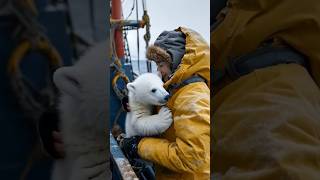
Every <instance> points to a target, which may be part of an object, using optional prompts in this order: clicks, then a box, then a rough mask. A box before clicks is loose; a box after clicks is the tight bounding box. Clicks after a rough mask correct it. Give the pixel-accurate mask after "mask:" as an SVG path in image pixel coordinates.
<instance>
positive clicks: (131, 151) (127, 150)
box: [120, 136, 142, 159]
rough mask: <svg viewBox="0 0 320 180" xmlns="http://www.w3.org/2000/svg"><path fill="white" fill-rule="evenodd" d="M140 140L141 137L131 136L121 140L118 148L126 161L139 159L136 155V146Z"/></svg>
mask: <svg viewBox="0 0 320 180" xmlns="http://www.w3.org/2000/svg"><path fill="white" fill-rule="evenodd" d="M141 139H142V137H140V136H133V137H130V138H124V139H122V140H121V142H120V147H121V149H122V151H123V153H124V155H125V156H126V157H127V158H128V159H135V158H140V157H139V155H138V144H139V142H140V140H141Z"/></svg>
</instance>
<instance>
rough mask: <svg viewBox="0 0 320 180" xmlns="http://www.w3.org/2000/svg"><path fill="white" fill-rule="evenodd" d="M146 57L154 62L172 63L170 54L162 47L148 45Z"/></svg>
mask: <svg viewBox="0 0 320 180" xmlns="http://www.w3.org/2000/svg"><path fill="white" fill-rule="evenodd" d="M146 57H147V58H148V59H149V60H152V61H154V62H156V63H159V62H163V61H164V62H168V63H172V61H171V56H170V54H169V53H167V52H166V51H165V50H164V49H162V48H160V47H159V46H154V45H151V46H149V47H148V49H147V53H146Z"/></svg>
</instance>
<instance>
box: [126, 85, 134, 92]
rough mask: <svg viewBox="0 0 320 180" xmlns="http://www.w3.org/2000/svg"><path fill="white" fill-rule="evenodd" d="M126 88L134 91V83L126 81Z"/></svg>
mask: <svg viewBox="0 0 320 180" xmlns="http://www.w3.org/2000/svg"><path fill="white" fill-rule="evenodd" d="M127 89H128V90H129V91H130V92H134V91H135V90H136V87H134V84H133V83H128V84H127Z"/></svg>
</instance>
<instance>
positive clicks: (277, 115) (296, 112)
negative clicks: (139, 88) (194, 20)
mask: <svg viewBox="0 0 320 180" xmlns="http://www.w3.org/2000/svg"><path fill="white" fill-rule="evenodd" d="M216 17H217V19H216V23H215V25H214V26H212V32H211V46H210V47H211V53H212V54H213V55H212V56H211V59H212V62H213V65H214V70H213V71H214V77H215V80H214V81H213V88H214V96H213V104H212V106H213V119H214V123H213V126H212V141H213V142H212V148H211V149H212V152H213V153H212V158H211V160H212V173H213V175H214V179H215V178H216V179H228V180H233V179H234V180H238V179H240V180H241V179H245V180H251V179H254V180H260V179H261V180H262V179H286V180H287V179H289V180H290V179H301V180H302V179H308V180H316V179H319V177H320V90H319V85H320V1H317V0H307V1H303V2H302V1H300V0H279V1H270V0H256V1H247V0H229V1H228V3H227V5H226V6H225V8H224V9H222V10H221V11H220V13H219V15H217V16H216Z"/></svg>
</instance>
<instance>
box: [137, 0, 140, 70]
mask: <svg viewBox="0 0 320 180" xmlns="http://www.w3.org/2000/svg"><path fill="white" fill-rule="evenodd" d="M138 7H139V6H138V0H136V17H137V21H139V8H138ZM137 49H138V54H137V55H138V71H139V74H141V71H140V44H139V28H137Z"/></svg>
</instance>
